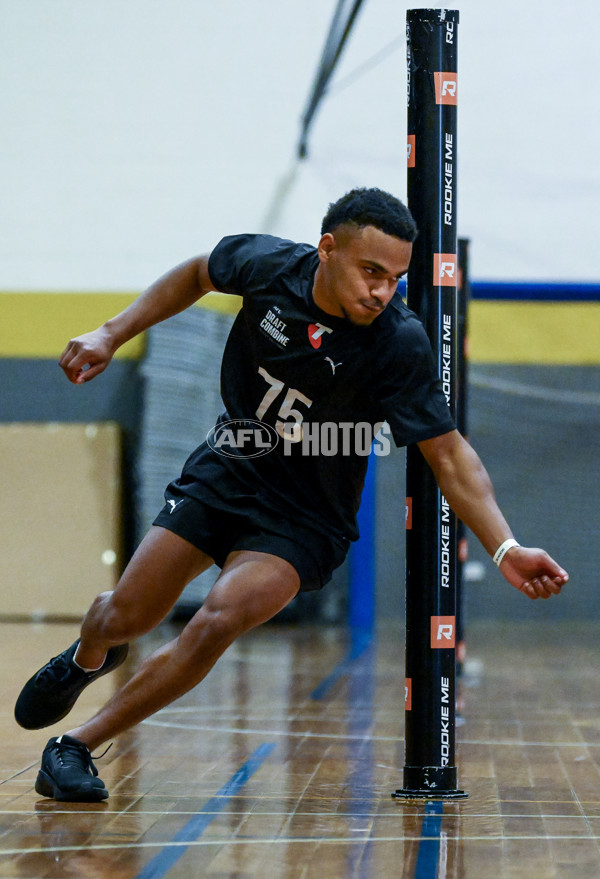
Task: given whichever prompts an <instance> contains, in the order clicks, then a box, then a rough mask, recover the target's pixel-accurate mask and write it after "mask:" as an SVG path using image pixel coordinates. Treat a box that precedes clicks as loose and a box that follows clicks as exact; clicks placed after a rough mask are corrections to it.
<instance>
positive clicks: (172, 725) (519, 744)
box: [142, 717, 600, 748]
mask: <svg viewBox="0 0 600 879" xmlns="http://www.w3.org/2000/svg"><path fill="white" fill-rule="evenodd" d="M142 724H144V725H146V726H158V727H163V728H165V729H192V730H194V731H196V732H219V733H229V734H230V735H247V736H282V737H283V736H285V737H286V738H293V739H303V738H305V739H337V740H344V741H348V740H351V741H359V742H365V741H370V742H403V741H404V736H374V735H368V734H366V735H364V734H363V735H353V734H351V733H318V732H311V731H310V730H306V731H305V732H288V731H287V730H274V729H238V727H235V726H209V725H208V724H198V723H177V722H175V721H172V720H168V721H167V720H165V721H163V720H155V719H154V718H151V717H149V718H147V719H146V720H143V721H142ZM457 744H458V745H493V746H496V747H507V748H532V747H533V748H600V742H585V741H581V742H524V741H514V740H512V739H506V740H493V739H458V741H457Z"/></svg>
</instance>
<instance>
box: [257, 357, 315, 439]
mask: <svg viewBox="0 0 600 879" xmlns="http://www.w3.org/2000/svg"><path fill="white" fill-rule="evenodd" d="M258 372H259V374H260V375H262V377H263V378H264V380H265V381H266V382H267V384H268V385H269V387H268V388H267V392H266V394H265V395H264V397H263V398H262V401H261V404H260V406H259V407H258V409H257V410H256V417H257V418H258V419H260V420H262V419H263V417H264V416H265V414H266V412H267V410H268V409H269V407H270V406H271V404H272V403H273V402H274V401H275V399H276V398H277V397H278V396H279V394H280V393H281V392H282V391H283V390H284V388H285V385H284V383H283V382H282V381H279V379H276V378H273V376H272V375H269V373H268V372H267V370H266V369H264V368H263V367H262V366H259V367H258ZM296 402H300V403H304V405H305V406H307V407H310V406H312V400H309V399H308V397H306V396H305V395H304V394H301V393H300V391H296V390H295V389H294V388H289V389H288V392H287V393H286V395H285V397H284V398H283V403H282V404H281V406H280V407H279V412H278V413H277V415H278V416H279V418H278V419H277V421H276V422H275V430H276V431H277V433H278V434H279V436H280V437H282V438H283V439H286V440H289V441H290V442H292V443H299V442H300V440H301V439H302V422H303V420H304V415H303V414H302V412H300V411H299V410H298V409H294V408H293V407H294V403H296ZM290 418H291V419H293V421H292V422H290V420H289V419H290Z"/></svg>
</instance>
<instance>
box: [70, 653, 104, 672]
mask: <svg viewBox="0 0 600 879" xmlns="http://www.w3.org/2000/svg"><path fill="white" fill-rule="evenodd" d="M73 664H74V665H76V666H77V668H80V669H81V671H85V672H87V673H88V674H89V673H90V672H93V671H98V669H99V668H102V666H103V665H104V662H101V663H100V665H99V666H98V668H85V666H83V665H80V664H79V663H78V662H77V660H76V659H75V657H73Z"/></svg>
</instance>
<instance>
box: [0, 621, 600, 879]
mask: <svg viewBox="0 0 600 879" xmlns="http://www.w3.org/2000/svg"><path fill="white" fill-rule="evenodd" d="M175 628H176V627H175V626H174V625H173V624H170V623H167V624H165V625H164V626H162V627H161V628H160V629H159V630H158V631H157V632H156V633H154V634H153V635H152V636H148V637H147V638H145V639H142V641H141V642H140V643H139V644H138V645H137V647H136V649H135V650H134V651H133V654H132V657H131V659H130V660H128V663H127V665H126V666H125V667H123V669H119V671H118V672H116V673H115V675H114V676H112V677H113V678H115V677H118V676H119V675H127V673H128V668H129V669H130V668H131V663H135V662H136V660H137V659H139V656H140V655H141V654H142V653H144V652H147V651H149V650H150V649H151V648H152V647H153V645H155V644H156V643H158V642H159V641H160V642H162V641H163V640H164V639H165V638H167V637H169V636H170V635H172V633H173V630H174V629H175ZM76 631H77V629H76V626H74V625H62V624H61V625H39V624H38V625H34V624H16V623H14V624H2V625H0V637H1V639H2V680H3V686H2V696H3V699H2V709H1V713H0V730H1V733H2V748H1V754H2V757H1V782H2V783H1V785H0V793H1V800H0V879H8V877H24V879H38V877H39V879H42V877H43V879H46V877H48V879H49V877H52V879H67V877H75V879H85V877H94V879H104V877H107V879H109V877H110V879H162V877H166V879H184V877H185V879H190V877H208V879H259V877H260V879H350V877H365V879H367V877H373V879H374V877H377V879H379V877H392V876H397V877H403V879H409V877H410V879H413V877H415V879H450V877H452V879H524V877H535V879H567V877H568V879H592V877H593V879H598V877H599V876H600V675H598V673H597V664H598V655H599V652H600V647H599V646H598V637H597V625H595V624H594V625H592V624H589V623H584V624H581V625H576V624H569V625H568V626H567V625H557V624H550V623H544V624H542V623H540V624H539V625H532V624H528V625H527V626H525V625H524V624H519V623H516V624H514V625H506V624H503V625H502V626H500V625H493V624H486V625H474V626H472V629H471V631H470V633H469V640H468V663H467V673H466V675H465V676H464V679H463V682H462V687H461V689H462V693H461V701H462V704H463V707H462V720H463V722H462V723H461V725H460V726H459V728H458V739H459V742H460V744H459V748H458V754H457V762H458V767H459V784H460V786H461V787H462V788H464V789H466V790H467V791H468V792H469V793H470V798H469V799H467V800H463V801H460V802H449V801H446V802H443V803H442V802H436V801H429V802H416V801H412V802H398V801H393V800H392V799H391V797H390V794H391V792H392V791H394V790H395V789H396V788H398V787H401V786H402V765H403V741H402V728H403V708H402V703H403V677H404V672H403V635H402V632H398V631H394V629H393V628H389V629H384V630H383V631H381V632H379V634H378V637H377V639H376V641H375V640H373V641H372V642H371V643H370V644H367V646H366V647H365V649H364V650H363V651H362V652H360V650H356V651H355V653H356V654H358V655H356V656H355V658H354V659H352V660H351V659H350V658H349V657H350V656H351V644H349V642H348V638H347V634H345V633H344V632H343V631H341V630H330V629H327V628H325V627H319V628H317V627H307V626H303V627H293V626H288V627H279V626H273V625H271V626H265V627H263V628H262V629H260V630H257V631H256V632H253V633H250V634H249V635H247V636H246V637H244V638H243V639H241V640H240V641H239V642H238V643H237V644H235V645H234V646H233V647H232V648H231V649H230V651H229V652H228V654H226V655H225V656H224V657H223V658H222V659H221V660H220V662H219V663H218V664H217V666H216V668H215V669H214V670H213V672H212V673H211V674H210V676H209V677H208V678H207V680H206V681H205V682H204V684H203V685H200V687H198V688H197V689H196V690H195V691H194V692H192V693H190V694H188V696H187V697H185V698H183V699H181V700H179V701H178V702H177V703H175V704H173V705H172V706H171V707H169V708H167V709H165V710H164V711H162V712H160V714H158V715H156V716H155V717H154V718H152V719H151V720H149V721H147V722H145V723H144V724H142V725H141V726H140V727H138V728H137V729H136V730H135V731H133V732H130V733H128V734H126V735H125V736H123V737H121V739H119V740H118V741H117V742H116V743H115V745H114V747H113V748H112V750H111V751H109V753H108V754H107V755H106V756H105V757H104V758H102V759H101V760H99V761H98V765H99V767H100V774H101V777H102V778H103V779H104V780H105V782H106V784H107V786H108V788H109V790H110V792H111V796H110V799H109V800H108V801H107V802H106V803H102V804H81V805H78V804H61V803H57V802H54V801H51V800H47V799H43V798H40V797H39V796H38V795H37V794H36V793H35V791H34V789H33V783H34V779H35V775H36V773H37V766H38V760H39V755H40V753H41V749H42V747H43V745H44V744H45V742H46V740H47V738H48V737H49V735H51V734H58V733H59V732H60V731H63V730H64V729H65V728H67V727H66V726H65V723H64V721H63V724H62V727H61V730H57V729H49V730H42V731H40V732H25V731H23V730H20V729H19V728H18V727H17V726H16V724H15V722H14V720H13V717H12V709H13V704H14V699H15V697H16V695H17V693H18V691H19V689H20V687H21V684H22V683H23V681H24V680H25V679H26V678H27V677H28V676H29V675H30V673H32V672H33V671H34V670H35V669H36V668H37V667H38V666H39V665H40V664H41V663H42V662H43V661H45V660H46V659H47V658H48V657H49V656H50V655H53V654H54V653H56V652H58V651H59V650H61V649H62V648H63V647H64V646H67V645H68V644H69V643H71V641H72V640H74V637H75V636H76ZM363 646H364V645H363ZM110 678H111V676H109V677H108V678H104V679H102V680H101V681H98V682H97V683H96V684H95V685H94V686H92V687H90V689H89V690H87V691H86V692H85V693H84V695H83V696H82V698H81V700H80V703H78V705H77V706H76V708H75V709H74V711H73V719H74V720H78V719H79V720H81V719H83V718H84V716H86V715H87V714H88V713H89V712H90V711H91V710H92V709H93V708H94V706H95V705H97V704H99V703H100V702H101V701H103V699H104V698H105V697H106V695H107V694H108V692H109V691H110V688H111V687H113V686H114V685H115V680H111V679H110ZM72 722H73V721H72V720H71V719H69V722H68V725H70V724H71V723H72Z"/></svg>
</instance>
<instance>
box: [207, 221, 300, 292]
mask: <svg viewBox="0 0 600 879" xmlns="http://www.w3.org/2000/svg"><path fill="white" fill-rule="evenodd" d="M296 247H297V245H295V244H294V243H293V242H291V241H286V240H285V239H283V238H275V237H274V236H272V235H229V236H228V237H226V238H223V239H221V241H219V243H218V244H217V246H216V247H215V248H214V250H213V251H212V253H211V255H210V257H209V260H208V273H209V275H210V278H211V281H212V282H213V284H214V285H215V287H216V289H217V290H218V291H220V292H221V293H231V294H235V295H238V296H244V295H246V294H252V293H253V292H255V291H256V290H262V289H264V288H265V287H267V286H268V285H269V284H270V283H272V282H273V279H274V278H275V277H276V276H277V275H278V274H279V273H280V272H281V271H282V269H283V268H284V267H285V265H286V264H287V262H288V261H289V259H290V256H291V254H292V252H293V251H294V250H295V248H296Z"/></svg>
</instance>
